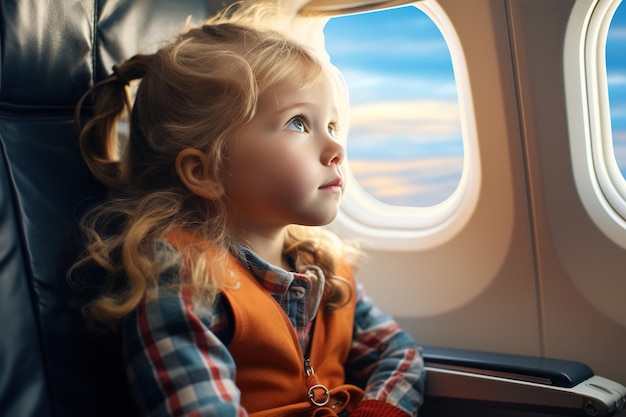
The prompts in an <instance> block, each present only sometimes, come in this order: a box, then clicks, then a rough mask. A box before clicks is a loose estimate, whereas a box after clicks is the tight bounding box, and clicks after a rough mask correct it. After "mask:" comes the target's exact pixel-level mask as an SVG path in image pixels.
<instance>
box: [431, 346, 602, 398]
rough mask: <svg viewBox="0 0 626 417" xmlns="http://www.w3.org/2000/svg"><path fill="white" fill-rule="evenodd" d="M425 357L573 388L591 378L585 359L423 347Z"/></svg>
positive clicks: (433, 363)
mask: <svg viewBox="0 0 626 417" xmlns="http://www.w3.org/2000/svg"><path fill="white" fill-rule="evenodd" d="M422 353H423V356H424V361H425V362H426V364H427V365H431V366H437V367H447V368H450V367H455V368H457V369H458V368H459V367H460V368H463V369H464V370H473V371H474V372H476V373H481V374H494V375H498V376H506V377H509V378H511V379H520V380H524V381H529V382H537V383H545V384H547V385H554V386H557V387H566V388H571V387H573V386H575V385H578V384H580V383H581V382H583V381H585V380H587V379H589V378H591V377H592V376H593V371H592V370H591V368H590V367H589V366H587V365H585V364H584V363H581V362H575V361H569V360H562V359H548V358H540V357H535V356H522V355H507V354H503V353H491V352H480V351H473V350H464V349H449V348H440V347H430V346H428V347H423V351H422Z"/></svg>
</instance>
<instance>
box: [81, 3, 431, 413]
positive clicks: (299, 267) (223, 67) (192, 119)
mask: <svg viewBox="0 0 626 417" xmlns="http://www.w3.org/2000/svg"><path fill="white" fill-rule="evenodd" d="M136 79H141V84H140V85H139V88H138V90H137V94H136V99H135V101H134V105H133V107H132V114H131V117H130V135H129V138H128V139H127V140H126V141H123V142H125V143H122V145H123V146H121V145H120V146H121V147H122V148H123V149H118V142H119V140H118V138H117V130H116V126H117V122H118V120H119V118H120V116H121V115H122V114H123V113H124V110H125V108H129V109H130V101H129V99H128V96H127V87H128V84H129V82H130V81H132V80H136ZM92 92H97V93H98V94H97V98H96V101H95V114H94V117H93V118H92V119H91V120H90V121H89V122H88V123H86V124H85V125H84V127H83V128H82V131H81V135H80V145H81V150H82V153H83V156H84V159H85V161H86V163H87V165H88V167H89V169H90V170H91V172H92V173H93V174H94V175H95V177H96V178H97V179H98V180H99V181H100V182H102V183H103V184H104V185H105V186H106V187H107V189H108V190H109V195H110V199H108V200H107V202H105V203H104V204H101V205H98V206H97V207H95V208H94V209H92V210H91V211H90V213H88V215H87V216H86V217H85V218H84V219H83V222H82V226H83V229H84V231H85V234H86V237H87V248H86V251H85V255H84V257H83V258H82V259H81V260H79V262H78V263H77V264H76V265H74V273H76V269H80V268H82V267H85V266H87V265H89V264H91V265H93V264H94V263H95V264H97V265H98V266H99V267H100V268H102V269H103V270H104V271H105V272H106V274H105V275H106V278H105V281H104V283H98V285H100V287H99V295H98V297H96V298H95V299H94V300H93V301H91V302H90V303H89V304H88V305H87V307H86V312H87V314H89V316H90V317H91V318H92V319H94V320H97V321H99V322H101V323H105V324H109V325H113V326H115V327H117V328H119V329H120V330H121V333H122V337H123V341H124V343H123V350H124V356H125V360H126V366H127V371H128V378H129V381H130V384H131V386H132V388H133V391H134V395H135V398H136V401H137V404H138V406H139V408H140V410H141V411H142V413H143V414H145V415H151V416H165V415H175V416H179V415H185V416H245V415H252V416H336V415H349V416H351V417H363V416H376V417H384V416H398V417H401V416H402V417H406V416H415V415H417V410H418V406H419V405H420V403H421V401H422V386H423V364H422V360H421V356H420V353H419V351H418V349H417V348H416V346H415V345H414V343H413V341H412V340H411V338H410V337H409V336H408V335H407V334H406V333H405V332H404V331H402V330H401V329H400V328H399V327H398V325H397V324H396V323H395V322H394V321H393V320H392V319H391V318H390V317H389V316H387V315H384V314H382V313H381V312H380V311H379V310H377V309H376V307H374V305H373V304H372V301H371V300H370V299H369V298H368V297H367V296H366V295H365V293H364V291H363V289H362V288H361V287H360V286H359V285H357V284H355V282H354V280H353V277H352V272H351V269H352V266H353V263H354V260H355V254H356V250H355V249H354V248H352V247H351V246H349V245H347V244H345V243H342V242H341V241H340V240H339V239H338V238H337V237H335V236H333V235H331V234H330V233H328V232H323V231H321V229H319V228H315V227H312V226H321V225H326V224H328V223H329V222H331V221H332V220H333V219H334V218H335V216H336V214H337V210H338V205H339V201H340V198H341V196H342V194H343V189H344V177H343V174H342V170H341V165H342V163H343V162H344V156H345V155H344V149H343V147H342V145H341V143H342V142H343V141H344V140H345V138H344V137H343V132H344V130H343V129H342V126H345V124H346V121H345V120H344V118H345V117H346V113H345V111H344V110H345V108H344V107H343V106H342V103H343V102H344V100H342V99H341V98H340V94H339V93H340V82H339V81H338V77H337V76H336V74H335V73H334V71H333V70H332V68H331V66H330V65H329V63H327V62H325V61H324V60H321V59H318V58H317V57H316V55H315V54H314V53H313V52H312V51H310V50H308V49H307V48H306V47H304V46H302V45H300V44H298V43H296V42H294V41H292V40H290V39H288V38H287V37H285V36H284V35H281V34H279V33H277V32H274V31H271V30H267V29H261V28H259V27H257V26H254V25H251V24H245V23H243V21H242V19H239V20H238V18H237V16H235V15H231V16H230V17H226V15H221V16H218V17H216V18H214V19H212V20H211V21H208V22H206V23H205V24H204V25H203V26H202V27H199V28H193V29H191V30H189V31H188V32H186V33H185V34H183V35H180V36H179V37H178V38H177V39H176V40H175V41H174V42H173V43H172V44H170V45H168V46H165V47H163V48H162V49H161V50H159V51H158V52H157V53H155V54H154V55H140V56H136V57H134V58H131V59H130V60H129V61H127V62H125V63H123V64H121V65H119V66H115V67H114V72H113V74H112V75H111V76H110V77H108V78H107V79H105V80H103V81H101V82H100V83H98V84H96V85H95V86H94V87H93V88H92V89H91V90H90V91H88V92H87V93H86V95H85V96H84V97H83V100H84V99H85V97H87V96H88V95H90V94H91V93H92ZM83 100H81V103H79V105H78V107H77V115H78V114H80V108H81V107H82V102H83ZM119 155H121V156H119ZM81 280H82V281H84V280H85V277H84V276H83V277H82V278H81Z"/></svg>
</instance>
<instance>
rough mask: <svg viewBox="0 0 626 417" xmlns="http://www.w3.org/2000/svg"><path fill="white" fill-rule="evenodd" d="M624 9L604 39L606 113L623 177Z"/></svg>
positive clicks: (625, 127) (625, 95) (625, 110)
mask: <svg viewBox="0 0 626 417" xmlns="http://www.w3.org/2000/svg"><path fill="white" fill-rule="evenodd" d="M625 43H626V6H624V4H623V3H622V4H621V5H620V6H618V8H617V9H616V11H615V14H614V15H613V18H612V20H611V24H610V26H609V31H608V35H607V40H606V72H607V85H608V92H609V112H610V116H611V130H612V137H613V150H614V155H615V160H616V161H617V165H618V167H619V170H620V172H621V174H622V176H623V177H625V178H626V50H624V44H625Z"/></svg>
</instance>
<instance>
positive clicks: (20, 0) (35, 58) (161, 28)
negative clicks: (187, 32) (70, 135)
mask: <svg viewBox="0 0 626 417" xmlns="http://www.w3.org/2000/svg"><path fill="white" fill-rule="evenodd" d="M0 3H1V11H2V14H1V19H2V20H1V21H0V31H1V32H0V42H1V45H2V46H1V47H2V50H1V51H0V53H1V62H0V64H1V67H0V107H2V108H5V109H11V108H22V107H29V108H30V107H32V108H51V107H52V108H72V107H73V106H74V105H75V104H76V102H77V100H78V98H79V97H80V96H81V95H82V94H83V92H84V91H85V90H86V89H87V88H89V87H90V86H91V85H93V83H94V82H95V81H97V80H100V79H102V78H104V77H106V76H107V75H108V74H109V73H110V72H111V67H112V66H113V65H114V64H116V63H118V62H120V61H123V60H125V59H128V58H130V57H131V56H133V55H135V54H136V53H140V52H141V53H151V52H154V51H155V50H156V49H158V47H159V46H160V45H161V43H162V42H163V41H166V40H169V39H171V38H172V37H173V36H174V35H175V34H176V33H177V32H178V31H180V30H181V29H182V27H183V25H184V24H185V21H186V19H187V18H188V17H190V18H191V21H192V22H199V21H201V20H203V19H205V18H206V17H207V16H208V15H209V14H211V13H214V12H215V11H216V10H217V9H218V8H221V7H222V4H223V2H221V1H219V2H218V1H214V2H211V1H208V0H184V1H183V0H177V1H171V0H100V1H96V0H81V1H76V0H73V1H66V0H64V1H38V0H27V1H24V0H1V1H0ZM211 3H213V4H211ZM216 3H217V5H216Z"/></svg>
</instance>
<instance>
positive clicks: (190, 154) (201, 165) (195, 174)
mask: <svg viewBox="0 0 626 417" xmlns="http://www.w3.org/2000/svg"><path fill="white" fill-rule="evenodd" d="M207 163H208V161H207V155H206V154H205V153H203V152H201V151H199V150H198V149H193V148H186V149H183V150H182V151H180V152H179V153H178V156H177V157H176V173H177V174H178V177H179V178H180V180H181V181H182V182H183V184H184V185H185V187H187V189H188V190H189V191H191V192H192V193H194V194H196V195H197V196H200V197H202V198H205V199H207V200H217V199H218V198H220V197H221V196H223V195H224V186H223V185H222V183H221V182H220V181H219V180H217V179H216V178H213V177H212V175H211V170H210V169H209V167H208V166H207Z"/></svg>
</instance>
